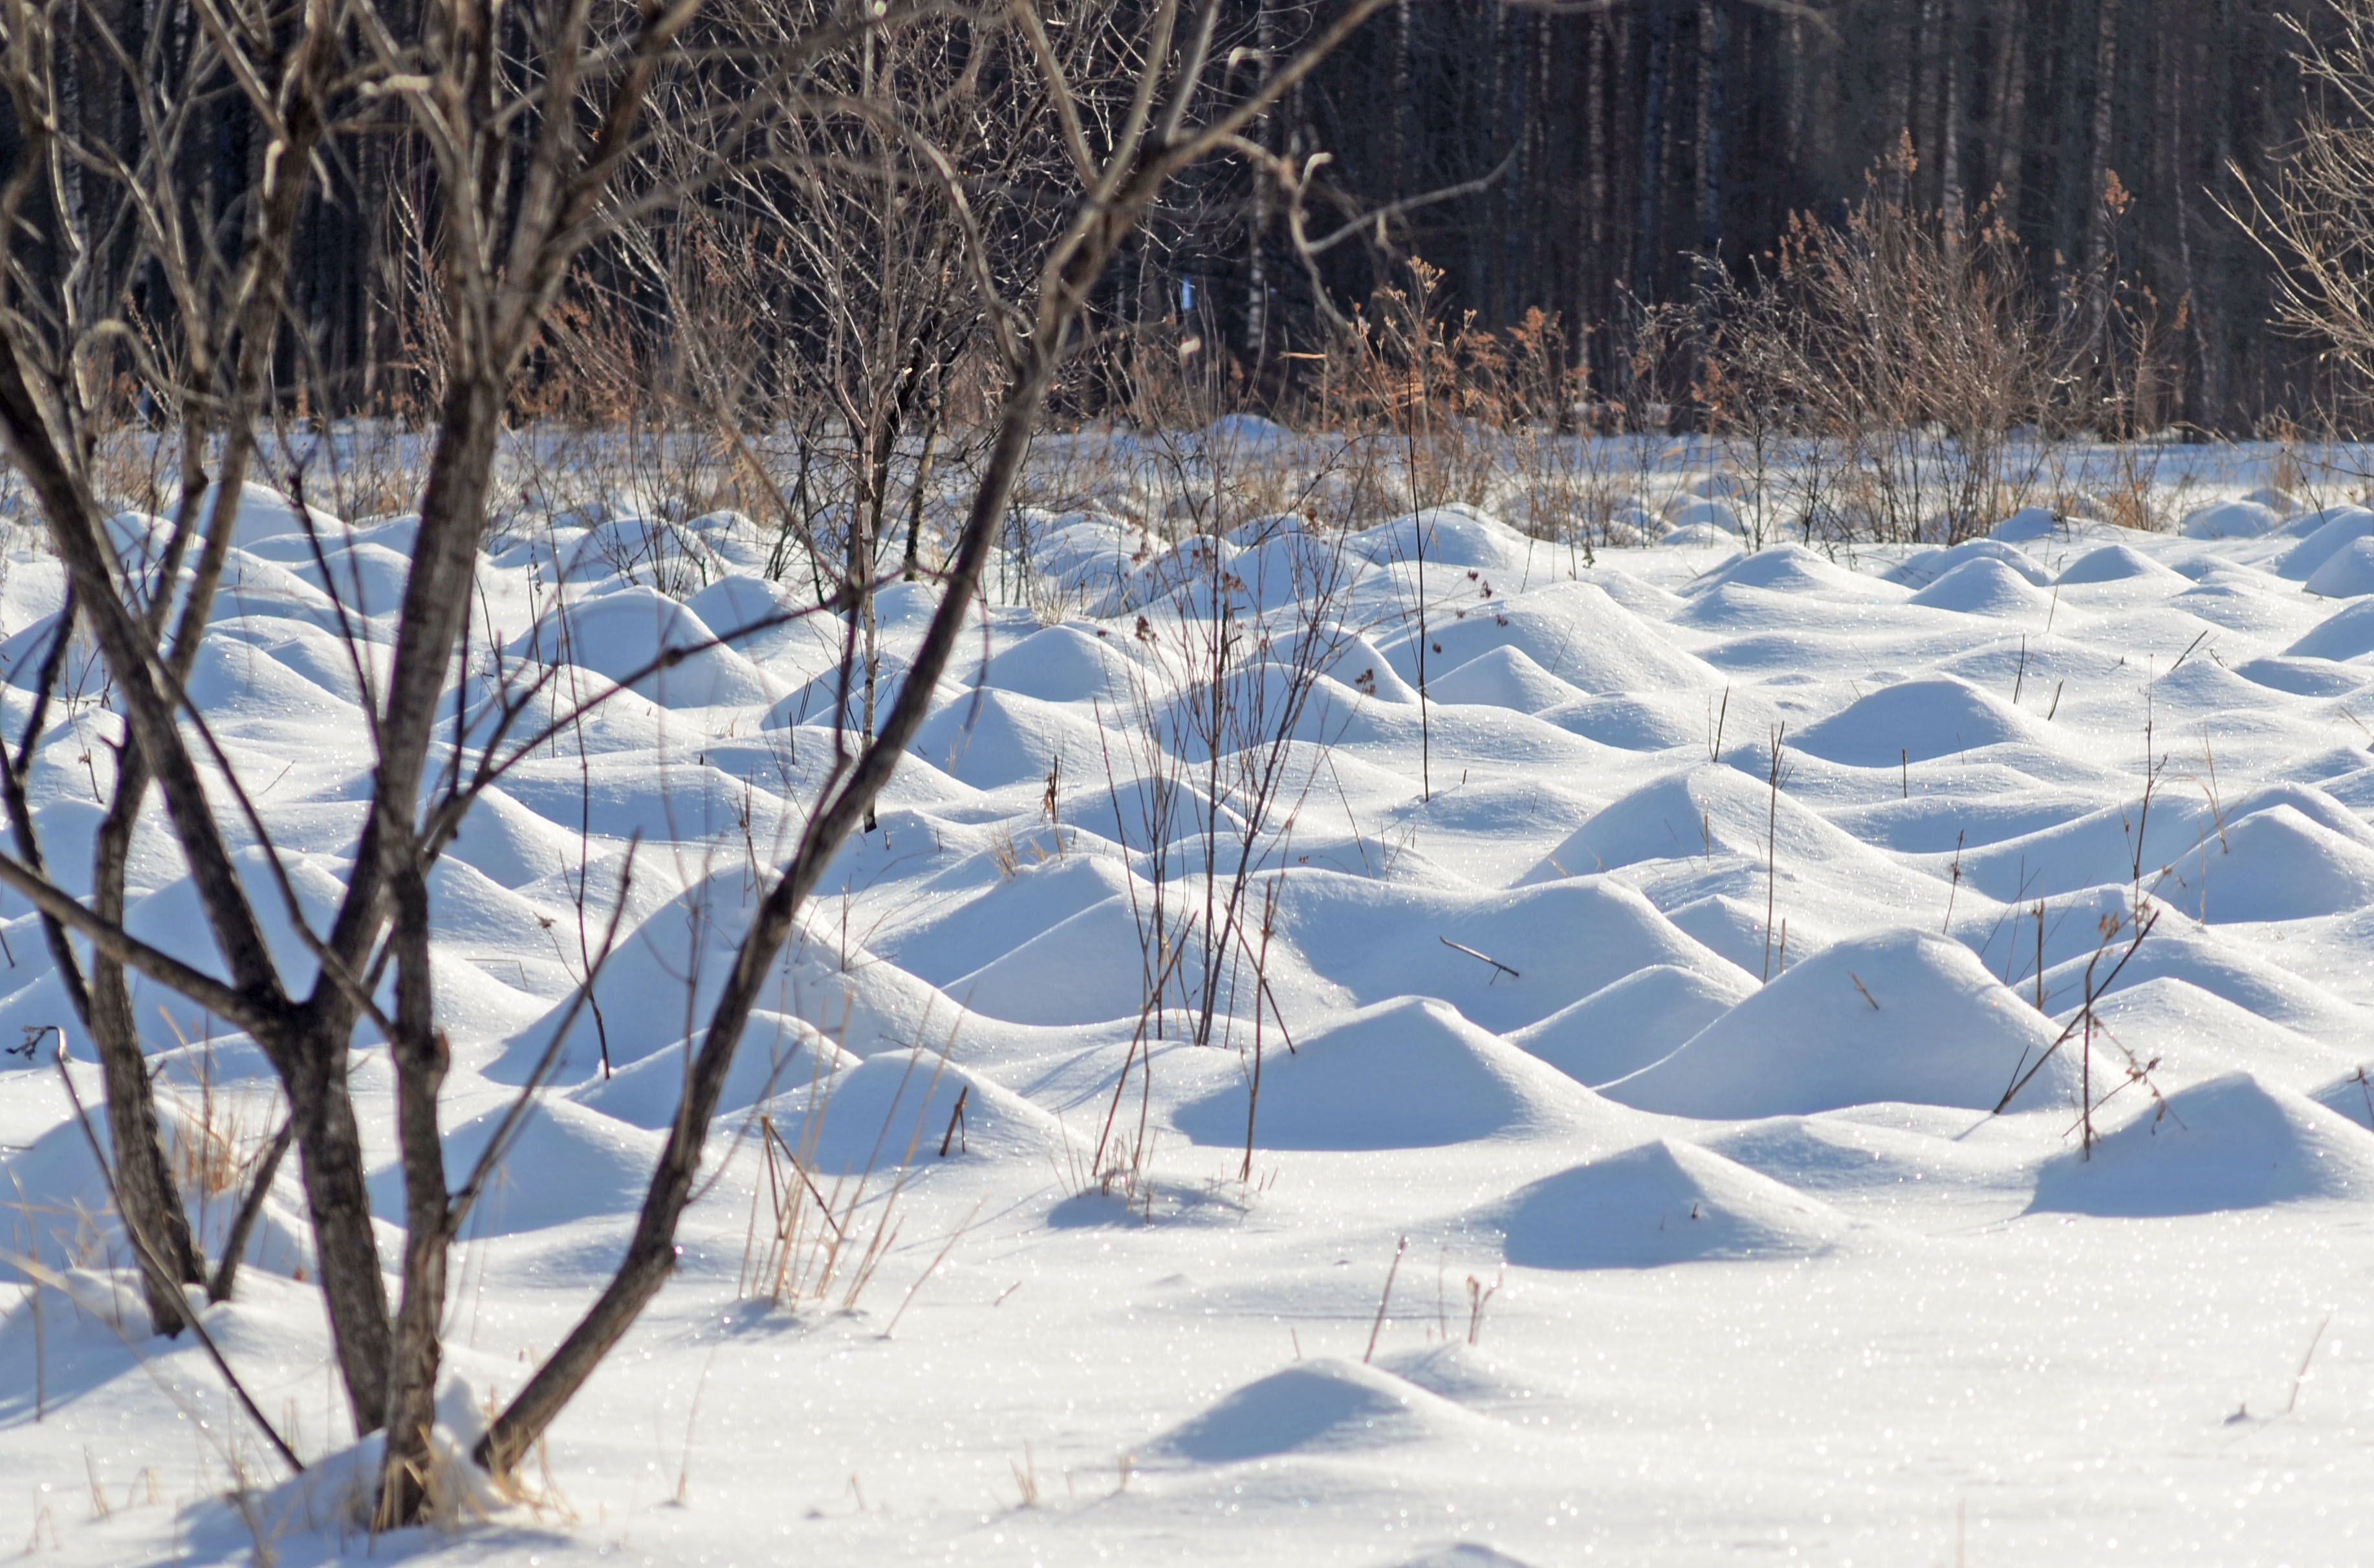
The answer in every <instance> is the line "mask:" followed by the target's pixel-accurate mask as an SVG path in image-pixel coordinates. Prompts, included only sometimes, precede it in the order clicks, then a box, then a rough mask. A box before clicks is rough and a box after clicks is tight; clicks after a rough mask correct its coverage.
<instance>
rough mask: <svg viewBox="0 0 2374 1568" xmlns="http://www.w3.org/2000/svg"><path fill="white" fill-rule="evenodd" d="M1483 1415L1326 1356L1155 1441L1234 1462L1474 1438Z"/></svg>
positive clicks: (1174, 1455) (1205, 1461)
mask: <svg viewBox="0 0 2374 1568" xmlns="http://www.w3.org/2000/svg"><path fill="white" fill-rule="evenodd" d="M1483 1430H1485V1428H1484V1427H1483V1425H1482V1419H1481V1418H1480V1417H1477V1416H1475V1415H1472V1414H1470V1413H1469V1412H1467V1411H1465V1410H1463V1409H1460V1408H1459V1407H1458V1406H1457V1405H1454V1404H1452V1403H1451V1401H1450V1400H1448V1399H1445V1398H1443V1397H1441V1396H1440V1395H1438V1394H1429V1393H1428V1392H1427V1391H1426V1390H1425V1389H1423V1388H1420V1387H1418V1386H1417V1385H1416V1384H1413V1383H1408V1382H1405V1381H1404V1380H1403V1379H1401V1378H1398V1377H1395V1376H1394V1375H1393V1373H1389V1372H1383V1371H1380V1370H1379V1369H1378V1368H1376V1367H1372V1366H1362V1365H1361V1364H1359V1363H1358V1362H1349V1361H1341V1360H1338V1359H1336V1358H1335V1357H1333V1356H1329V1357H1324V1358H1322V1359H1321V1360H1318V1361H1309V1362H1297V1363H1296V1364H1295V1365H1293V1366H1290V1367H1287V1368H1286V1369H1285V1370H1284V1371H1282V1372H1274V1373H1270V1374H1269V1375H1268V1376H1267V1377H1264V1378H1261V1379H1258V1380H1257V1381H1255V1382H1252V1383H1249V1384H1247V1385H1244V1386H1243V1387H1242V1388H1240V1389H1238V1390H1236V1391H1235V1392H1234V1393H1232V1394H1230V1395H1228V1397H1226V1398H1223V1399H1222V1400H1220V1401H1219V1403H1217V1404H1216V1405H1214V1406H1212V1407H1211V1408H1210V1409H1206V1410H1205V1411H1204V1412H1203V1413H1202V1414H1200V1415H1197V1416H1193V1417H1191V1418H1190V1419H1188V1420H1187V1421H1182V1422H1181V1423H1180V1424H1179V1425H1177V1426H1175V1427H1173V1428H1171V1429H1170V1430H1169V1432H1165V1433H1163V1434H1162V1435H1161V1436H1160V1437H1158V1438H1157V1439H1155V1441H1154V1442H1153V1444H1151V1445H1150V1447H1151V1449H1152V1451H1153V1452H1154V1453H1156V1454H1158V1455H1160V1456H1163V1457H1165V1458H1168V1459H1171V1460H1174V1461H1183V1462H1185V1463H1188V1464H1196V1465H1231V1464H1238V1463H1241V1462H1243V1461H1245V1460H1250V1459H1274V1458H1277V1457H1280V1456H1286V1455H1289V1454H1333V1453H1357V1452H1359V1451H1360V1450H1363V1449H1373V1448H1388V1447H1393V1446H1397V1445H1399V1444H1405V1443H1422V1442H1426V1441H1428V1440H1429V1439H1436V1438H1444V1437H1450V1438H1456V1439H1459V1440H1462V1441H1472V1440H1473V1438H1474V1436H1475V1435H1476V1434H1477V1433H1478V1432H1481V1431H1483Z"/></svg>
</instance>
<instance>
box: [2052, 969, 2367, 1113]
mask: <svg viewBox="0 0 2374 1568" xmlns="http://www.w3.org/2000/svg"><path fill="white" fill-rule="evenodd" d="M2083 997H2084V992H2083V991H2082V990H2081V991H2080V992H2078V993H2077V995H2076V996H2064V997H2063V998H2061V1000H2062V1001H2063V1002H2064V1003H2066V1004H2069V1008H2068V1011H2067V1012H2066V1013H2064V1014H2063V1018H2062V1022H2063V1023H2064V1024H2065V1023H2067V1022H2068V1021H2069V1019H2070V1017H2073V1016H2074V1014H2075V1012H2076V1008H2077V1007H2078V1006H2079V1005H2082V1001H2083ZM2094 1017H2095V1018H2096V1019H2097V1020H2098V1021H2099V1022H2100V1023H2101V1024H2102V1026H2103V1027H2104V1028H2106V1029H2108V1030H2109V1031H2110V1034H2111V1037H2112V1038H2114V1039H2116V1040H2119V1041H2121V1042H2124V1043H2128V1044H2129V1045H2131V1046H2132V1047H2133V1048H2134V1049H2135V1050H2136V1051H2137V1053H2138V1054H2139V1055H2143V1056H2145V1057H2146V1058H2149V1059H2153V1060H2157V1062H2158V1063H2159V1066H2157V1067H2155V1068H2153V1069H2152V1079H2153V1081H2154V1082H2156V1083H2157V1084H2158V1085H2159V1086H2160V1088H2161V1089H2163V1090H2166V1089H2171V1088H2176V1087H2179V1086H2180V1085H2183V1084H2188V1083H2197V1082H2199V1081H2201V1080H2202V1079H2212V1078H2215V1077H2216V1076H2217V1075H2218V1074H2220V1073H2228V1072H2248V1073H2252V1074H2255V1075H2256V1076H2257V1077H2258V1078H2259V1079H2261V1080H2262V1082H2266V1083H2272V1084H2279V1085H2281V1086H2282V1087H2284V1088H2286V1089H2298V1090H2303V1091H2304V1090H2307V1089H2309V1088H2310V1087H2312V1086H2314V1085H2317V1084H2320V1083H2323V1082H2325V1081H2326V1080H2328V1079H2331V1078H2332V1077H2333V1074H2335V1073H2337V1072H2340V1071H2343V1070H2344V1069H2345V1068H2346V1067H2348V1066H2349V1065H2350V1058H2349V1056H2348V1055H2347V1054H2346V1053H2345V1052H2342V1051H2336V1050H2334V1049H2333V1047H2332V1046H2329V1045H2323V1044H2320V1043H2317V1042H2316V1041H2314V1040H2311V1039H2309V1037H2308V1036H2307V1035H2305V1034H2302V1033H2300V1032H2298V1030H2293V1029H2286V1028H2285V1027H2284V1026H2283V1025H2282V1024H2279V1023H2275V1022H2273V1021H2272V1020H2267V1019H2263V1018H2261V1017H2260V1016H2259V1015H2258V1014H2256V1013H2253V1012H2251V1011H2249V1010H2248V1009H2246V1008H2239V1007H2237V1006H2236V1005H2235V1004H2234V1003H2232V1002H2229V1001H2227V999H2226V998H2225V997H2223V996H2218V995H2217V994H2216V993H2215V992H2214V991H2211V990H2208V989H2207V988H2205V987H2204V986H2200V985H2195V984H2192V982H2190V981H2187V980H2180V979H2177V978H2176V977H2175V976H2173V975H2161V976H2159V977H2157V978H2156V979H2152V980H2146V981H2145V982H2144V983H2143V984H2140V985H2131V986H2126V987H2123V988H2121V989H2120V990H2118V991H2116V992H2113V993H2112V994H2111V995H2110V996H2105V997H2102V998H2100V999H2099V1000H2098V1001H2096V1002H2095V1004H2094Z"/></svg>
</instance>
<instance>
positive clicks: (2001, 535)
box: [1988, 506, 2061, 544]
mask: <svg viewBox="0 0 2374 1568" xmlns="http://www.w3.org/2000/svg"><path fill="white" fill-rule="evenodd" d="M2060 531H2061V519H2060V518H2058V517H2055V516H2054V515H2053V514H2052V510H2051V508H2050V507H2044V506H2023V507H2021V508H2020V509H2019V510H2018V511H2017V512H2015V513H2012V514H2011V515H2010V516H2008V517H2006V518H2004V520H2003V521H2002V522H2000V523H1998V524H1996V525H1994V527H1993V528H1992V529H1990V530H1989V531H1988V537H1989V538H1993V539H2001V540H2003V541H2004V542H2005V543H2007V544H2022V543H2025V542H2026V541H2027V540H2029V539H2049V538H2051V537H2052V536H2053V535H2055V534H2057V533H2059V532H2060Z"/></svg>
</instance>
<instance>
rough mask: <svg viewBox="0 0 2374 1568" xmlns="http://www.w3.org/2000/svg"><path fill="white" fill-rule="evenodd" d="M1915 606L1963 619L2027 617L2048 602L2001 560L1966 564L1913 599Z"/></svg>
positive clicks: (2046, 605) (2045, 606) (1913, 596)
mask: <svg viewBox="0 0 2374 1568" xmlns="http://www.w3.org/2000/svg"><path fill="white" fill-rule="evenodd" d="M1912 602H1913V603H1914V604H1916V605H1925V606H1927V607H1929V608H1931V609H1942V610H1954V611H1957V612H1958V613H1960V614H1963V615H2026V614H2028V613H2030V612H2041V611H2043V610H2045V609H2047V608H2049V607H2051V599H2050V598H2048V597H2047V596H2046V595H2043V594H2040V593H2039V592H2038V591H2037V590H2036V587H2035V586H2034V584H2031V583H2029V581H2028V580H2027V578H2026V577H2023V576H2021V575H2020V574H2019V573H2018V572H2015V571H2013V570H2012V569H2011V568H2010V567H2008V566H2006V565H2004V563H2003V562H2002V561H2000V560H1985V559H1983V558H1981V559H1980V560H1966V561H1964V562H1962V564H1961V565H1959V566H1957V567H1955V568H1954V569H1953V570H1952V571H1950V572H1946V573H1945V575H1944V576H1943V577H1940V578H1938V579H1937V581H1935V582H1934V583H1932V584H1929V586H1927V587H1926V588H1923V589H1922V590H1921V591H1920V592H1919V593H1917V594H1915V595H1912Z"/></svg>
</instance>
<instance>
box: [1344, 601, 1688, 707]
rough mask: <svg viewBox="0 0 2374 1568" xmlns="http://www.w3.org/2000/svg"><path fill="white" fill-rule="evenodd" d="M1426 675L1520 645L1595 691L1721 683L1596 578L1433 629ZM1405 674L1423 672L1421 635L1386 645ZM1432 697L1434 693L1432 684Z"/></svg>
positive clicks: (1541, 662) (1537, 662)
mask: <svg viewBox="0 0 2374 1568" xmlns="http://www.w3.org/2000/svg"><path fill="white" fill-rule="evenodd" d="M1427 631H1428V649H1427V675H1428V680H1429V682H1431V679H1432V678H1433V676H1434V675H1435V673H1436V672H1437V671H1453V670H1456V669H1458V668H1459V666H1462V665H1464V664H1466V663H1467V662H1468V661H1469V660H1471V659H1476V658H1480V657H1482V656H1483V655H1484V654H1488V653H1490V652H1492V651H1493V650H1494V649H1497V648H1503V647H1509V648H1515V649H1517V650H1519V651H1520V652H1522V654H1524V655H1525V656H1526V657H1527V658H1528V659H1530V660H1532V661H1533V662H1534V664H1535V665H1537V666H1540V667H1541V668H1542V669H1544V670H1545V671H1547V672H1548V673H1549V674H1551V675H1553V676H1556V677H1557V678H1558V679H1560V680H1563V681H1565V682H1567V683H1568V684H1569V685H1570V686H1573V687H1575V688H1577V689H1578V690H1581V691H1585V692H1589V693H1591V694H1592V695H1593V696H1605V695H1611V694H1617V693H1631V692H1639V691H1691V690H1707V689H1710V688H1713V689H1720V688H1721V687H1722V684H1723V682H1722V677H1721V676H1720V675H1718V674H1717V673H1716V672H1715V670H1714V669H1713V667H1712V666H1709V665H1708V664H1706V663H1705V662H1704V661H1703V660H1701V659H1698V658H1697V657H1696V656H1694V655H1692V654H1686V653H1684V652H1682V651H1680V650H1679V649H1677V648H1675V647H1674V646H1673V645H1672V644H1671V643H1669V642H1668V641H1667V640H1666V639H1665V638H1664V637H1663V636H1662V635H1660V634H1659V633H1658V632H1656V631H1652V630H1651V628H1650V626H1649V624H1648V623H1647V622H1645V621H1643V620H1642V619H1640V618H1639V617H1638V616H1636V615H1634V614H1633V613H1632V612H1631V611H1630V610H1628V609H1626V608H1625V607H1623V606H1621V605H1619V604H1617V603H1616V601H1615V600H1614V599H1613V598H1611V597H1609V596H1608V594H1607V591H1606V590H1605V589H1604V588H1601V587H1599V586H1598V585H1597V584H1591V583H1559V584H1553V585H1551V586H1549V587H1546V588H1536V589H1534V590H1533V591H1532V592H1530V593H1526V594H1520V595H1515V596H1513V597H1511V598H1510V599H1507V600H1505V601H1501V602H1500V605H1499V607H1498V609H1487V610H1474V611H1470V612H1469V613H1468V614H1467V615H1466V616H1465V618H1464V619H1452V620H1450V621H1448V622H1444V621H1436V622H1434V623H1433V624H1432V625H1430V626H1429V627H1428V629H1427ZM1384 655H1385V657H1386V658H1387V659H1389V660H1391V661H1392V662H1393V670H1394V673H1396V674H1398V675H1399V676H1400V677H1401V678H1403V679H1404V680H1408V681H1415V680H1416V678H1417V639H1416V636H1415V635H1412V636H1409V637H1405V638H1402V639H1399V640H1397V641H1395V642H1393V643H1387V644H1386V645H1385V648H1384ZM1433 695H1434V693H1433V691H1432V690H1431V688H1430V686H1429V690H1428V696H1429V697H1431V696H1433Z"/></svg>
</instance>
